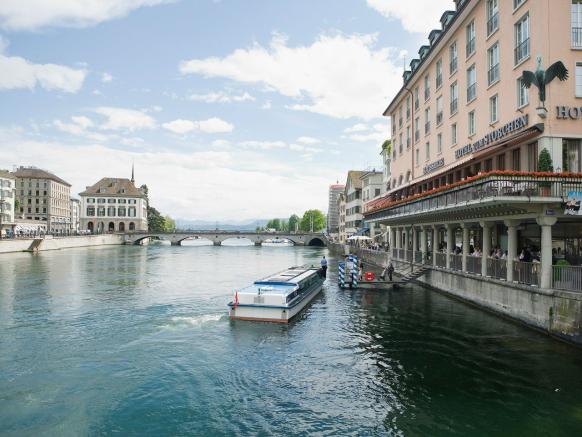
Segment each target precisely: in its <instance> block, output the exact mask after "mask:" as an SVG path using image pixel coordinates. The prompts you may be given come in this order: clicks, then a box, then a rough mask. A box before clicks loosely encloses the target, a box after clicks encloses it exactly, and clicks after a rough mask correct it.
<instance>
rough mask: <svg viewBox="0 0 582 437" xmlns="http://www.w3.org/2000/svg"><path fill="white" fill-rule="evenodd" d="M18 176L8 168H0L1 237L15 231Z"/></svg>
mask: <svg viewBox="0 0 582 437" xmlns="http://www.w3.org/2000/svg"><path fill="white" fill-rule="evenodd" d="M15 187H16V178H15V177H14V176H13V175H12V174H11V173H10V172H8V171H6V170H0V238H2V237H6V236H10V235H12V234H13V232H14V226H15V210H14V204H15V200H16V188H15Z"/></svg>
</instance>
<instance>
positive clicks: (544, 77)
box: [522, 56, 568, 115]
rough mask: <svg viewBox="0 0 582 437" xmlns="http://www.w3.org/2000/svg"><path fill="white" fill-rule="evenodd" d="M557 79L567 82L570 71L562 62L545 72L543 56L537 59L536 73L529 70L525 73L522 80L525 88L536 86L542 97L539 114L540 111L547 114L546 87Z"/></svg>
mask: <svg viewBox="0 0 582 437" xmlns="http://www.w3.org/2000/svg"><path fill="white" fill-rule="evenodd" d="M556 77H557V78H558V79H560V81H565V80H567V79H568V69H567V68H566V66H565V65H564V63H563V62H562V61H558V62H555V63H553V64H552V65H550V67H549V68H548V69H547V70H545V71H544V69H543V68H542V58H541V56H538V58H537V68H536V71H535V73H534V72H531V71H527V70H526V71H524V72H523V76H522V80H523V84H524V85H525V87H526V88H528V89H529V88H530V87H531V86H532V85H535V86H536V87H537V88H538V91H539V97H540V107H539V108H538V113H540V111H541V112H543V113H545V112H547V110H546V86H547V85H548V84H549V83H550V82H551V81H553V80H554V79H555V78H556ZM540 115H541V113H540Z"/></svg>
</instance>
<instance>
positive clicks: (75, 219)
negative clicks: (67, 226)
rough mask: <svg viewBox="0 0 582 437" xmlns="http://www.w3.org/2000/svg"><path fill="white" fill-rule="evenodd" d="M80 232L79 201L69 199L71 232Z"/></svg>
mask: <svg viewBox="0 0 582 437" xmlns="http://www.w3.org/2000/svg"><path fill="white" fill-rule="evenodd" d="M80 230H81V201H80V200H79V199H73V198H71V232H74V233H78V232H79V231H80Z"/></svg>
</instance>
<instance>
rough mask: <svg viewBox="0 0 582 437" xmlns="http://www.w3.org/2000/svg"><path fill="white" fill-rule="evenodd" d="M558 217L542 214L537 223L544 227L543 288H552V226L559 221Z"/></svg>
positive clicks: (542, 241) (542, 246) (542, 248)
mask: <svg viewBox="0 0 582 437" xmlns="http://www.w3.org/2000/svg"><path fill="white" fill-rule="evenodd" d="M557 220H558V219H557V218H556V217H548V216H540V217H538V218H537V219H536V222H537V224H538V225H539V226H540V227H541V228H542V238H541V244H540V245H541V250H542V257H541V258H542V259H541V263H542V275H541V280H540V287H541V288H552V226H554V225H555V224H556V222H557Z"/></svg>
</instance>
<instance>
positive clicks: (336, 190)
mask: <svg viewBox="0 0 582 437" xmlns="http://www.w3.org/2000/svg"><path fill="white" fill-rule="evenodd" d="M345 188H346V187H345V186H344V185H341V184H333V185H330V186H329V198H328V208H327V233H328V234H329V235H330V236H331V237H332V238H337V236H338V233H339V210H338V201H337V200H338V196H339V195H340V194H341V193H342V192H343V191H344V189H345Z"/></svg>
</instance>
